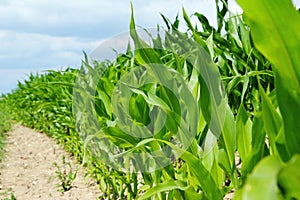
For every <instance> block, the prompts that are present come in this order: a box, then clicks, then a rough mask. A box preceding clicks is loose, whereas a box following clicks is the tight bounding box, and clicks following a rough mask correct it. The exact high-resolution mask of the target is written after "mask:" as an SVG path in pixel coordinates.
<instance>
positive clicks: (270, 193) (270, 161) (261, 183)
mask: <svg viewBox="0 0 300 200" xmlns="http://www.w3.org/2000/svg"><path fill="white" fill-rule="evenodd" d="M281 167H282V163H281V162H280V159H279V158H278V157H276V156H272V157H267V158H265V159H264V160H262V161H261V162H259V164H258V165H257V166H256V167H255V168H254V170H253V172H252V173H251V174H250V175H249V176H248V178H247V181H246V183H245V185H244V187H243V188H242V189H241V190H239V191H237V192H236V194H235V198H234V199H237V200H239V199H240V200H252V199H266V200H276V199H281V198H280V195H279V194H280V193H279V189H278V186H277V175H278V172H279V170H280V169H281Z"/></svg>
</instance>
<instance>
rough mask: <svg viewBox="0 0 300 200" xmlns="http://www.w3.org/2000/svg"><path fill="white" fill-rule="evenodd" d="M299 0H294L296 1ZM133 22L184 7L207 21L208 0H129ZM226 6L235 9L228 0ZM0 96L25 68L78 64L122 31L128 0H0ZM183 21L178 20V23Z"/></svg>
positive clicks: (148, 21) (210, 13)
mask: <svg viewBox="0 0 300 200" xmlns="http://www.w3.org/2000/svg"><path fill="white" fill-rule="evenodd" d="M299 1H300V0H299ZM132 3H133V6H134V10H135V19H136V24H138V25H140V26H142V27H155V26H156V24H161V25H163V21H162V19H161V17H160V14H159V13H163V14H164V15H165V16H167V17H168V18H169V19H171V20H173V19H174V18H175V16H176V15H177V14H179V15H180V16H181V9H182V7H185V9H186V10H187V12H188V13H189V14H192V13H194V12H200V13H203V14H205V15H206V16H207V17H208V18H209V19H210V20H211V22H212V23H213V24H215V23H216V19H215V6H214V1H213V0H164V1H161V0H151V1H144V0H132ZM231 4H232V5H231V8H232V9H233V10H238V7H237V5H236V4H235V3H234V1H231ZM0 13H1V14H0V94H1V93H7V92H10V91H11V90H12V89H14V88H15V87H16V85H17V81H18V80H23V79H24V78H26V77H27V74H29V73H30V72H33V73H35V72H42V71H43V70H47V69H60V68H62V67H66V66H70V67H78V66H80V64H81V59H82V57H83V53H82V51H83V50H84V51H86V52H87V53H89V52H91V51H92V50H93V49H95V48H96V47H97V46H98V45H99V44H101V42H103V41H105V40H107V39H108V38H111V37H113V36H114V35H117V34H119V33H121V32H124V31H128V29H129V28H128V27H129V19H130V1H129V0H112V1H109V0H64V1H61V0H1V1H0ZM182 23H183V22H182Z"/></svg>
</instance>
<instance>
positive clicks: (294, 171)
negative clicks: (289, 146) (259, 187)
mask: <svg viewBox="0 0 300 200" xmlns="http://www.w3.org/2000/svg"><path fill="white" fill-rule="evenodd" d="M299 167H300V155H299V154H296V155H294V156H293V158H292V159H291V160H290V162H289V163H287V165H286V166H284V167H283V168H282V169H281V170H280V171H279V174H278V185H279V186H280V189H281V191H282V193H283V194H284V196H285V198H287V199H293V198H294V199H300V191H299V185H300V170H299Z"/></svg>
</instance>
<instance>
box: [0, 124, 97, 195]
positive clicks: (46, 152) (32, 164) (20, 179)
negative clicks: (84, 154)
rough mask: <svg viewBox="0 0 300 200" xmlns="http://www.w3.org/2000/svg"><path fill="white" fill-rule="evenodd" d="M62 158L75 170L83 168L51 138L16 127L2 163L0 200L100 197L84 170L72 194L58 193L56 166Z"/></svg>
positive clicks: (70, 192) (10, 134)
mask: <svg viewBox="0 0 300 200" xmlns="http://www.w3.org/2000/svg"><path fill="white" fill-rule="evenodd" d="M63 155H66V161H69V162H71V163H72V166H73V167H74V169H75V168H76V167H78V166H80V164H78V163H76V161H75V160H74V159H73V158H70V156H68V155H67V154H66V152H65V151H64V150H63V149H62V148H61V147H60V146H59V145H58V144H56V143H55V142H54V141H53V139H52V138H49V137H47V136H46V135H45V134H41V133H38V132H36V131H33V130H31V129H29V128H26V127H23V126H20V125H15V126H14V127H13V129H12V131H11V132H9V133H8V138H7V146H6V152H5V158H4V160H3V161H2V164H1V169H0V199H5V198H8V199H10V196H11V193H13V194H14V196H15V197H16V199H17V200H27V199H28V200H32V199H45V200H51V199H55V200H60V199H62V200H64V199H66V200H73V199H74V200H75V199H80V200H84V199H86V200H92V199H97V197H99V196H101V192H100V191H99V190H98V189H97V186H96V184H94V183H92V182H91V181H87V180H86V179H84V172H83V170H82V169H80V170H79V171H78V173H77V177H76V179H75V181H74V182H73V184H72V188H71V189H70V190H69V191H67V192H59V191H58V187H57V185H56V184H57V183H59V180H58V178H57V177H58V176H57V174H56V173H55V171H57V168H56V167H55V166H53V163H54V162H56V163H57V164H58V165H59V166H63V165H62V156H63ZM67 169H68V168H67Z"/></svg>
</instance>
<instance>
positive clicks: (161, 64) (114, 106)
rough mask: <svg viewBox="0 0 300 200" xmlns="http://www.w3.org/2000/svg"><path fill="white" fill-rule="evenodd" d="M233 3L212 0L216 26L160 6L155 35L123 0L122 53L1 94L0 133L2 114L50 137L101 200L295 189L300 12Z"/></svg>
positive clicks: (277, 0)
mask: <svg viewBox="0 0 300 200" xmlns="http://www.w3.org/2000/svg"><path fill="white" fill-rule="evenodd" d="M237 2H238V3H239V5H240V6H241V7H242V9H243V11H244V13H243V15H234V14H233V13H231V12H230V11H229V8H228V5H227V3H228V1H227V0H222V1H219V0H216V7H217V22H218V26H217V27H213V26H212V25H211V24H210V22H209V20H208V19H207V18H206V17H205V16H204V15H203V14H201V13H193V14H192V15H189V14H188V13H186V11H185V10H184V9H183V10H182V15H183V19H179V18H178V17H177V18H176V19H175V20H174V21H172V20H170V19H168V18H167V17H166V16H164V15H162V19H163V21H164V22H165V24H164V27H161V26H160V27H158V28H157V30H154V32H155V34H156V35H153V34H151V33H149V32H147V30H146V29H145V30H139V29H137V28H136V24H135V20H136V19H135V18H134V10H133V8H132V16H131V20H130V27H129V36H130V39H131V42H128V45H127V48H126V51H125V52H124V53H120V52H118V53H117V54H116V58H115V59H113V60H100V61H97V60H92V59H90V58H89V56H88V55H86V54H84V56H83V57H84V58H83V60H82V65H81V68H80V69H71V68H68V69H66V70H61V71H51V70H49V71H47V72H46V73H44V74H30V75H29V77H28V79H27V80H26V81H25V82H24V83H21V82H19V84H18V88H17V89H16V90H14V91H12V92H11V93H10V94H7V95H3V96H2V100H1V101H0V106H1V112H2V114H1V115H2V116H4V115H5V116H9V119H4V120H3V123H2V122H0V123H2V124H0V126H1V127H4V128H1V129H0V131H1V132H5V131H7V130H8V129H9V128H8V127H9V126H8V125H7V123H10V122H11V121H12V120H13V121H14V122H21V123H22V124H24V125H25V126H28V127H31V128H34V129H37V130H40V131H42V132H44V133H46V134H48V135H49V136H51V137H53V138H55V139H56V140H57V141H58V142H59V143H60V144H62V145H63V146H64V148H65V149H66V150H67V151H68V152H70V153H71V154H72V155H74V156H75V157H76V158H77V159H78V160H79V161H80V162H82V164H83V166H85V168H86V172H87V174H88V175H89V176H91V177H92V178H94V179H95V180H96V181H97V183H98V185H99V188H100V190H101V191H103V194H104V195H103V196H102V197H100V199H161V200H164V199H178V200H180V199H203V200H204V199H223V198H224V197H225V196H226V195H227V194H229V193H234V199H300V192H299V190H298V188H299V186H300V170H299V168H300V134H299V130H300V123H299V118H298V117H299V112H300V56H299V55H300V32H299V30H300V14H299V11H297V10H296V8H295V7H294V5H293V4H292V2H291V1H290V0H273V1H269V0H253V1H251V2H250V1H247V0H237ZM132 7H133V6H132ZM195 20H197V24H196V25H195V24H194V21H195ZM181 24H185V28H186V31H182V30H179V25H181ZM141 31H144V33H145V34H146V35H147V38H148V40H144V39H143V38H142V37H141V34H140V32H141ZM149 40H150V41H149ZM11 119H12V120H11ZM4 122H6V123H4ZM2 129H3V130H2ZM1 132H0V134H2V133H1ZM0 148H1V147H0Z"/></svg>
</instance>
